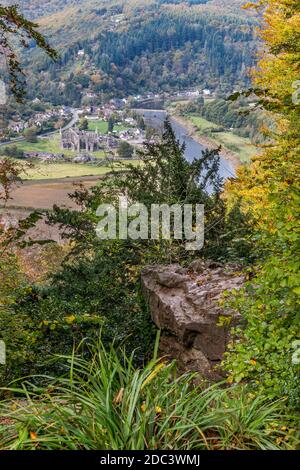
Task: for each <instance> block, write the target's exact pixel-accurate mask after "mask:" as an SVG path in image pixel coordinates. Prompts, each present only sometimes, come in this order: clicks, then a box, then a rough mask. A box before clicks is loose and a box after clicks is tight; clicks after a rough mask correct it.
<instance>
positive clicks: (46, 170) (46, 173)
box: [22, 160, 140, 180]
mask: <svg viewBox="0 0 300 470" xmlns="http://www.w3.org/2000/svg"><path fill="white" fill-rule="evenodd" d="M130 163H132V164H133V165H135V166H137V165H139V164H140V162H139V160H130ZM124 164H126V162H122V163H120V164H118V163H117V162H116V164H115V169H116V170H122V168H123V165H124ZM110 171H111V167H110V166H107V167H97V166H94V165H88V164H81V163H50V164H49V163H39V162H37V163H36V164H35V166H34V168H32V169H30V170H28V171H27V172H26V174H24V175H23V176H22V178H23V179H24V180H43V179H60V178H68V177H70V178H71V177H75V178H76V177H81V176H101V175H105V174H106V173H108V172H110Z"/></svg>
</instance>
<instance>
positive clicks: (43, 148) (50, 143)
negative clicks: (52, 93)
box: [13, 133, 105, 158]
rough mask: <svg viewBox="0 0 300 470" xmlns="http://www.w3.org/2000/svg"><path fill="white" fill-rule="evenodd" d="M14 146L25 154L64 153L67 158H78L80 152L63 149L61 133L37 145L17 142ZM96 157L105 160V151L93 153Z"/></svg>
mask: <svg viewBox="0 0 300 470" xmlns="http://www.w3.org/2000/svg"><path fill="white" fill-rule="evenodd" d="M13 145H15V146H16V147H18V148H19V149H21V150H23V152H49V153H63V154H64V155H66V156H67V157H76V156H77V155H78V152H73V151H72V150H67V149H62V148H61V145H60V135H59V133H57V134H53V135H51V136H49V137H47V138H46V137H45V138H43V139H42V138H39V139H38V141H37V143H35V144H32V143H31V142H26V141H22V142H15V143H14V144H13ZM93 156H94V157H97V158H103V157H104V156H105V154H104V151H103V150H99V151H98V152H94V153H93Z"/></svg>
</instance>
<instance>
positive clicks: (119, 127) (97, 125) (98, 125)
mask: <svg viewBox="0 0 300 470" xmlns="http://www.w3.org/2000/svg"><path fill="white" fill-rule="evenodd" d="M129 127H130V126H128V125H123V124H115V125H114V131H117V132H121V131H126V130H127V129H129ZM96 129H98V132H99V133H100V134H106V133H107V131H108V122H107V121H102V120H100V119H99V120H98V121H97V120H96V121H89V131H95V130H96Z"/></svg>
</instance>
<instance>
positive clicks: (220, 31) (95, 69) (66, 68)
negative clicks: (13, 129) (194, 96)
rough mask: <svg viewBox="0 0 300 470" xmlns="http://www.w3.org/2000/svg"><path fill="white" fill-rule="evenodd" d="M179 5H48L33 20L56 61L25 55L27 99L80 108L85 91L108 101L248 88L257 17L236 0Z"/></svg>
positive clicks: (53, 3) (89, 2) (98, 3)
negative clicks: (191, 90) (54, 48)
mask: <svg viewBox="0 0 300 470" xmlns="http://www.w3.org/2000/svg"><path fill="white" fill-rule="evenodd" d="M179 3H180V2H178V1H149V2H145V1H141V0H140V1H129V2H117V3H115V2H111V1H108V2H94V1H87V2H85V3H84V9H83V8H81V6H82V5H81V2H80V1H76V2H74V1H73V2H64V7H61V8H63V10H62V11H61V10H58V8H59V5H60V2H55V1H54V2H51V8H50V7H49V5H50V2H49V3H46V5H44V6H43V8H42V9H43V10H44V11H45V13H46V16H44V17H43V18H41V19H40V20H39V23H40V25H41V30H42V31H43V32H45V33H46V35H47V37H50V38H51V40H52V44H54V45H55V46H58V48H59V51H60V54H61V58H60V60H59V61H58V62H57V63H56V64H53V63H51V62H50V61H48V60H47V59H45V58H44V57H42V56H41V55H39V54H38V53H35V51H32V50H30V52H29V54H27V55H26V61H25V62H26V63H30V64H31V66H30V71H29V76H30V80H29V82H30V85H31V86H30V87H29V97H31V98H32V97H33V96H34V95H35V94H36V91H37V90H38V96H39V97H41V98H45V97H46V98H47V99H49V100H50V101H52V102H53V103H55V104H60V103H63V102H64V104H72V105H78V104H80V102H81V100H82V98H83V97H84V95H85V94H86V93H87V92H93V93H96V94H102V98H103V97H104V98H106V97H111V96H115V95H119V96H124V95H126V96H128V95H130V94H140V93H143V92H149V91H152V92H161V91H166V92H170V91H173V90H178V89H186V88H189V87H193V86H202V87H210V88H213V89H214V90H216V91H218V92H220V93H221V94H224V93H226V92H231V91H232V90H233V89H234V88H236V87H244V86H246V85H248V84H249V68H250V67H252V66H253V65H254V64H255V58H256V50H257V40H256V37H255V27H256V20H255V16H253V15H252V14H251V15H250V14H249V13H247V12H245V10H242V9H241V6H242V4H243V2H242V1H240V0H239V1H236V2H230V3H231V4H230V6H228V5H227V2H223V1H221V0H214V1H207V2H204V1H203V0H202V1H190V2H184V3H182V4H179ZM34 4H35V3H34V2H28V3H26V8H27V9H28V8H29V6H30V5H32V6H34ZM220 9H222V15H220ZM40 10H41V9H38V11H40ZM51 11H53V12H54V13H53V14H52V15H50V14H48V13H49V12H50V13H51ZM35 13H36V12H35ZM32 59H34V60H33V67H32ZM37 72H38V74H37ZM34 77H38V79H37V78H34Z"/></svg>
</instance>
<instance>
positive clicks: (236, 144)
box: [188, 115, 257, 163]
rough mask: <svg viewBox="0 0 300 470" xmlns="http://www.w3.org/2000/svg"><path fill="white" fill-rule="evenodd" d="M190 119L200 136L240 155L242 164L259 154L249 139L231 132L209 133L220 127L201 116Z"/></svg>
mask: <svg viewBox="0 0 300 470" xmlns="http://www.w3.org/2000/svg"><path fill="white" fill-rule="evenodd" d="M188 119H189V121H190V122H192V124H194V125H195V126H196V127H197V128H198V133H199V134H205V135H207V136H208V137H210V138H211V139H213V140H215V141H216V142H218V143H219V144H221V145H223V146H224V147H226V148H228V149H229V150H231V151H232V152H234V153H236V154H238V156H239V158H240V160H241V162H242V163H246V162H249V160H250V159H251V157H253V156H254V155H255V154H256V153H257V148H256V147H255V145H253V144H252V143H251V141H250V139H248V138H245V137H240V136H239V135H236V134H234V133H233V132H231V131H225V132H209V130H210V129H213V128H218V127H220V126H218V125H217V124H215V123H214V122H211V121H207V120H206V119H204V118H202V117H199V116H194V115H189V116H188Z"/></svg>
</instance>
